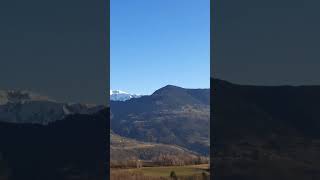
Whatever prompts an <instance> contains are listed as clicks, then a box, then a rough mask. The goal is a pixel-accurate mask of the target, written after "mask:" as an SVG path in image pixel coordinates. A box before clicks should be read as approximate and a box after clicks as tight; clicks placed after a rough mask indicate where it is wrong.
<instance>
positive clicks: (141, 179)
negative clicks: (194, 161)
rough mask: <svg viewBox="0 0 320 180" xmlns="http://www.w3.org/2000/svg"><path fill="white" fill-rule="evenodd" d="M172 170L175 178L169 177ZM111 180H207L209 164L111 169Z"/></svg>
mask: <svg viewBox="0 0 320 180" xmlns="http://www.w3.org/2000/svg"><path fill="white" fill-rule="evenodd" d="M172 172H174V174H175V176H176V178H171V177H172V176H171V177H170V175H172ZM110 179H111V180H123V179H126V180H171V179H179V180H187V179H188V180H209V179H210V174H209V165H208V164H201V165H189V166H163V167H143V168H134V169H115V168H112V169H111V178H110Z"/></svg>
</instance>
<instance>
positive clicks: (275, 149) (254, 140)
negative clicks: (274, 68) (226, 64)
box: [211, 79, 320, 180]
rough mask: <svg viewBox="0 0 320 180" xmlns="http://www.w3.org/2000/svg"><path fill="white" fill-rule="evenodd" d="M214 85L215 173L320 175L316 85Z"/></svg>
mask: <svg viewBox="0 0 320 180" xmlns="http://www.w3.org/2000/svg"><path fill="white" fill-rule="evenodd" d="M212 86H213V91H212V101H213V103H212V111H211V112H212V122H211V125H212V126H211V127H212V129H211V131H212V135H213V137H214V139H212V142H213V144H214V147H213V148H214V160H213V164H214V169H215V172H216V173H214V176H215V177H216V178H217V179H228V180H231V179H237V180H238V179H266V180H267V179H291V180H295V179H319V178H320V169H319V168H318V167H319V165H320V153H319V150H320V149H319V147H320V146H319V145H320V144H319V142H320V141H319V140H320V133H319V131H318V130H319V128H320V111H319V110H318V109H319V107H320V86H246V85H236V84H232V83H229V82H226V81H222V80H217V79H212Z"/></svg>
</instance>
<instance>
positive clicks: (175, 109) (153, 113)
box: [110, 85, 210, 155]
mask: <svg viewBox="0 0 320 180" xmlns="http://www.w3.org/2000/svg"><path fill="white" fill-rule="evenodd" d="M209 104H210V90H209V89H184V88H181V87H177V86H172V85H168V86H165V87H163V88H161V89H159V90H157V91H155V92H154V93H153V94H152V95H150V96H142V97H140V98H134V99H130V100H128V101H125V102H117V101H111V103H110V108H111V129H112V130H113V131H114V132H115V133H116V134H119V135H121V136H123V137H128V138H133V139H137V140H139V141H145V142H153V143H164V144H174V145H178V146H181V147H184V148H187V149H189V150H191V151H195V152H198V153H200V154H202V155H208V153H209V133H210V129H209V119H210V117H209V114H210V112H209V109H210V106H209Z"/></svg>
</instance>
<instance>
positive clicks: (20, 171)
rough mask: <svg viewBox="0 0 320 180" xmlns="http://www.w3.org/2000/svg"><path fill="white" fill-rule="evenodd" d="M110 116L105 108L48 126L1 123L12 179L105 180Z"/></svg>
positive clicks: (4, 157) (0, 144) (4, 158)
mask: <svg viewBox="0 0 320 180" xmlns="http://www.w3.org/2000/svg"><path fill="white" fill-rule="evenodd" d="M108 117H109V110H108V109H104V110H101V111H99V112H97V113H94V114H76V115H68V116H66V117H65V118H64V119H62V120H59V121H56V122H53V123H50V124H48V125H37V124H14V123H6V122H1V123H0V152H1V154H2V162H3V163H4V164H5V166H3V169H5V171H7V172H9V175H8V176H9V180H44V179H46V180H57V179H61V180H71V179H73V180H76V179H78V180H84V179H103V178H104V177H105V176H106V174H105V173H106V164H105V163H106V158H107V156H108V147H107V139H108V138H107V134H108V133H107V125H108ZM3 174H5V173H3Z"/></svg>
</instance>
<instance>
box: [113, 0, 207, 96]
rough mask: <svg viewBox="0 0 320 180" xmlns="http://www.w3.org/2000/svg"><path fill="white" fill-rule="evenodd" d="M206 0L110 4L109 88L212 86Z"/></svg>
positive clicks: (119, 0)
mask: <svg viewBox="0 0 320 180" xmlns="http://www.w3.org/2000/svg"><path fill="white" fill-rule="evenodd" d="M209 3H210V2H209V0H111V23H110V26H111V29H110V31H111V32H110V33H111V34H110V38H111V42H110V43H111V47H110V48H111V59H110V61H111V62H110V65H111V66H110V69H111V73H110V80H111V82H110V83H111V89H119V90H124V91H127V92H130V93H137V94H151V93H152V92H154V91H155V90H157V89H159V88H161V87H163V86H165V85H168V84H171V85H176V86H181V87H185V88H209V86H210V6H209V5H210V4H209Z"/></svg>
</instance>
